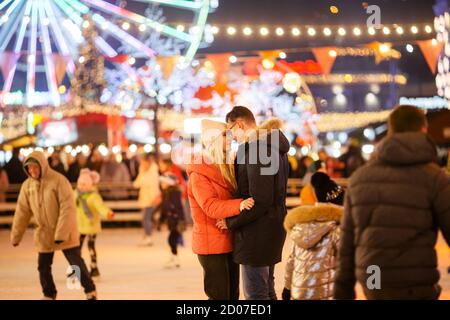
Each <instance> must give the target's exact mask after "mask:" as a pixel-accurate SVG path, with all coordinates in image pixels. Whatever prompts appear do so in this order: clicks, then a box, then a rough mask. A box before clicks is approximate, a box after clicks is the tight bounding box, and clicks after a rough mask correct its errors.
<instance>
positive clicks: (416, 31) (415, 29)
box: [411, 26, 419, 34]
mask: <svg viewBox="0 0 450 320" xmlns="http://www.w3.org/2000/svg"><path fill="white" fill-rule="evenodd" d="M411 32H412V33H413V34H417V33H418V32H419V29H418V28H417V27H416V26H412V27H411Z"/></svg>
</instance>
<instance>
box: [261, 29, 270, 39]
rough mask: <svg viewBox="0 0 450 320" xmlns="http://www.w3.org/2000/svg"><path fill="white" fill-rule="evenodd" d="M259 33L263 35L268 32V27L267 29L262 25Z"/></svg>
mask: <svg viewBox="0 0 450 320" xmlns="http://www.w3.org/2000/svg"><path fill="white" fill-rule="evenodd" d="M259 33H260V34H261V35H262V36H263V37H265V36H267V35H268V34H269V29H267V28H266V27H262V28H261V29H259Z"/></svg>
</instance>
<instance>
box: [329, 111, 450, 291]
mask: <svg viewBox="0 0 450 320" xmlns="http://www.w3.org/2000/svg"><path fill="white" fill-rule="evenodd" d="M388 123H389V131H388V136H387V138H386V139H385V140H384V141H383V142H382V144H381V145H380V147H379V149H378V150H377V154H376V157H375V159H374V160H373V161H371V162H370V163H369V164H367V165H366V166H364V167H362V168H360V169H359V170H358V171H356V172H355V173H354V175H353V176H352V177H351V179H350V181H349V187H348V190H347V193H346V198H345V211H344V217H343V220H342V223H341V228H342V229H341V239H340V244H339V259H338V268H337V275H336V281H335V288H334V297H335V298H336V299H354V298H355V290H354V286H355V283H356V281H358V282H359V283H360V284H361V285H362V287H363V290H364V294H365V296H366V298H367V299H429V300H431V299H438V298H439V295H440V292H441V288H440V286H439V284H438V282H439V271H438V269H437V255H436V250H435V245H436V241H437V236H438V230H439V229H440V230H441V231H442V234H443V236H444V238H445V239H446V241H447V243H448V244H450V178H449V176H448V174H446V173H445V172H444V171H443V170H441V169H440V168H439V167H438V165H437V164H436V160H437V153H436V147H435V145H434V143H433V142H432V141H431V139H430V138H429V137H428V136H427V135H426V131H427V121H426V118H425V115H424V113H423V112H422V111H421V110H420V109H418V108H416V107H412V106H399V107H397V108H396V109H395V110H394V111H393V112H392V113H391V115H390V116H389V120H388ZM373 265H375V266H378V267H379V268H380V269H379V270H380V272H381V274H380V287H379V288H378V289H376V288H375V289H369V288H373V287H372V286H369V285H368V284H371V283H372V281H371V280H372V277H371V276H372V275H373V273H370V272H368V267H369V266H373Z"/></svg>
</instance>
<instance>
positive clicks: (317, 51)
mask: <svg viewBox="0 0 450 320" xmlns="http://www.w3.org/2000/svg"><path fill="white" fill-rule="evenodd" d="M312 52H313V54H314V57H316V60H317V62H318V63H319V65H320V67H321V68H322V73H323V74H324V75H329V74H330V72H331V69H333V65H334V61H335V60H336V57H337V48H335V47H323V48H313V49H312Z"/></svg>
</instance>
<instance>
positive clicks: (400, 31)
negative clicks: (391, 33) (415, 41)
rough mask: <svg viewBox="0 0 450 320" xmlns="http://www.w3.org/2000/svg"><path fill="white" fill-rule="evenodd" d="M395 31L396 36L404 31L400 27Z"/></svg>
mask: <svg viewBox="0 0 450 320" xmlns="http://www.w3.org/2000/svg"><path fill="white" fill-rule="evenodd" d="M395 31H397V34H403V33H404V30H403V28H402V27H397V29H395Z"/></svg>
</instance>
